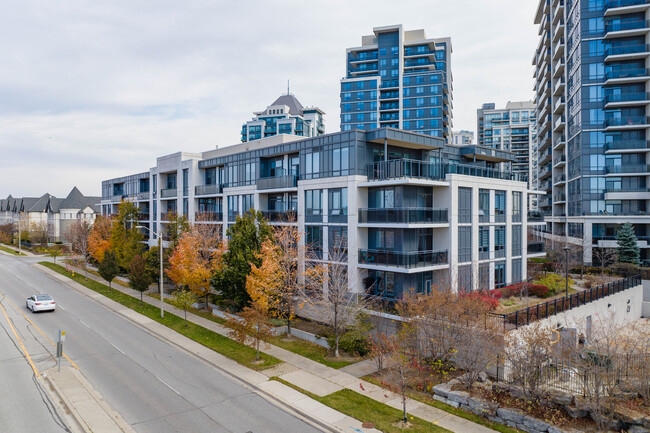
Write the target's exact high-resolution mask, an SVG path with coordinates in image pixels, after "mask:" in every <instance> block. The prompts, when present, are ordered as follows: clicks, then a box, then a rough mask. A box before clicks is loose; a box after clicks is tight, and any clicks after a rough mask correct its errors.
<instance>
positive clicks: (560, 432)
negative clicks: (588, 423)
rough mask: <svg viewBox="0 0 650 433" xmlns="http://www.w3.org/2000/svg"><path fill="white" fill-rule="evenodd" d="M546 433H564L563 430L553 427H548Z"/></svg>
mask: <svg viewBox="0 0 650 433" xmlns="http://www.w3.org/2000/svg"><path fill="white" fill-rule="evenodd" d="M548 433H564V430H562V429H560V428H558V427H555V426H554V425H550V426H548Z"/></svg>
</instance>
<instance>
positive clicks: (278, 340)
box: [269, 336, 353, 369]
mask: <svg viewBox="0 0 650 433" xmlns="http://www.w3.org/2000/svg"><path fill="white" fill-rule="evenodd" d="M269 343H271V344H273V345H274V346H278V347H281V348H283V349H286V350H288V351H289V352H293V353H296V354H298V355H300V356H304V357H305V358H309V359H311V360H312V361H316V362H320V363H321V364H323V365H327V366H328V367H331V368H336V369H339V368H343V367H345V366H346V365H350V364H353V362H350V361H343V360H341V361H334V360H331V359H325V358H326V357H327V355H328V354H329V350H327V349H325V348H324V347H323V346H319V345H318V344H314V343H310V342H309V341H304V340H299V339H294V340H286V339H285V337H284V336H277V337H273V338H271V339H270V340H269Z"/></svg>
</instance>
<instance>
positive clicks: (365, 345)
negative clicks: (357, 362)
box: [327, 314, 373, 356]
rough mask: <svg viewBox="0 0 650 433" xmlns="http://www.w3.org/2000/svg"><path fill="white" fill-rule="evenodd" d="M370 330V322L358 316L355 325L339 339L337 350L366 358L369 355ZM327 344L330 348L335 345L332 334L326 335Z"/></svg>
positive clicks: (363, 316)
mask: <svg viewBox="0 0 650 433" xmlns="http://www.w3.org/2000/svg"><path fill="white" fill-rule="evenodd" d="M372 328H373V326H372V323H371V322H370V320H368V318H367V317H366V316H365V315H363V314H360V315H359V317H357V320H356V321H355V324H354V325H353V326H351V327H350V328H349V329H348V330H347V331H345V333H344V334H343V335H341V337H340V338H339V349H341V350H343V351H344V352H347V353H349V354H350V355H359V356H366V355H367V354H369V353H370V331H371V330H372ZM327 344H329V346H330V348H333V347H334V346H335V345H336V342H335V341H334V334H333V333H330V334H328V335H327Z"/></svg>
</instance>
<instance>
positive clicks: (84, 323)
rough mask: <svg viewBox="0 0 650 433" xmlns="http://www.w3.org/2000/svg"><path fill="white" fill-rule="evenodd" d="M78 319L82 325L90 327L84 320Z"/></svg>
mask: <svg viewBox="0 0 650 433" xmlns="http://www.w3.org/2000/svg"><path fill="white" fill-rule="evenodd" d="M79 321H80V322H81V324H82V325H84V326H85V327H86V328H88V329H90V326H88V325H86V322H84V321H83V320H81V319H79Z"/></svg>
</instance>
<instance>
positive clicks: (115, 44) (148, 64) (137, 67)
mask: <svg viewBox="0 0 650 433" xmlns="http://www.w3.org/2000/svg"><path fill="white" fill-rule="evenodd" d="M535 7H536V2H534V1H532V0H526V1H521V0H495V1H491V2H485V1H476V0H454V1H443V0H421V1H418V0H405V1H401V2H394V1H390V0H377V1H351V0H348V1H343V0H335V1H328V0H319V1H312V2H299V1H294V0H271V1H269V0H255V1H246V2H233V1H207V0H202V1H200V0H192V1H186V2H183V3H182V4H181V3H178V2H177V1H172V0H164V1H152V0H150V1H138V2H133V1H127V0H115V1H111V2H96V1H86V2H49V1H45V0H25V1H20V2H13V3H11V4H10V6H8V7H6V8H5V10H4V11H3V14H2V16H0V40H2V41H3V42H2V43H0V58H2V59H3V67H2V68H0V154H2V155H3V157H2V161H3V169H2V170H1V171H0V197H6V196H7V195H8V194H10V193H11V194H13V195H19V196H20V195H29V196H35V195H41V194H42V193H44V192H46V191H47V192H50V193H52V194H55V195H57V196H64V195H65V194H67V192H68V191H69V190H70V189H71V188H72V186H73V185H77V186H79V188H81V190H82V192H84V193H85V194H99V192H100V185H101V180H103V179H106V178H110V177H115V176H122V175H126V174H130V173H133V172H137V171H145V170H147V169H148V168H149V167H151V166H152V165H154V163H155V158H156V157H157V156H161V155H164V154H166V153H171V152H176V151H179V150H186V151H202V150H207V149H209V148H212V147H214V146H215V145H219V146H225V145H230V144H234V143H236V142H238V140H239V131H240V127H241V124H242V123H243V122H244V121H245V120H247V119H249V118H250V117H251V116H252V113H253V111H257V110H261V109H263V108H264V107H266V105H268V104H270V103H271V102H272V101H273V100H275V98H277V97H278V96H279V95H280V94H281V93H283V92H284V91H285V88H286V80H287V79H290V80H291V90H292V93H294V94H296V96H297V97H298V98H299V99H300V101H301V102H302V103H303V104H304V105H316V106H319V107H321V108H322V109H324V110H325V111H326V112H327V116H326V128H327V130H328V131H329V132H333V131H336V130H338V128H339V80H340V78H341V77H342V76H343V75H344V73H345V70H344V69H345V48H346V47H349V46H356V45H359V44H360V42H361V36H362V35H365V34H370V33H372V28H373V27H376V26H383V25H389V24H398V23H401V24H403V25H404V28H405V29H418V28H424V29H425V31H426V33H427V36H429V37H445V36H450V37H451V38H452V45H453V50H454V53H453V55H452V58H451V65H452V73H453V76H454V112H453V114H454V129H461V128H462V129H474V128H475V125H476V109H477V108H479V107H480V105H481V104H482V103H484V102H495V103H496V104H497V105H503V104H505V102H507V101H508V100H521V99H529V98H532V96H533V92H532V85H533V82H532V72H533V69H532V66H531V64H530V61H531V58H532V55H533V52H534V50H535V47H536V44H537V32H536V29H535V27H534V25H533V23H532V19H533V14H534V12H535Z"/></svg>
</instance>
